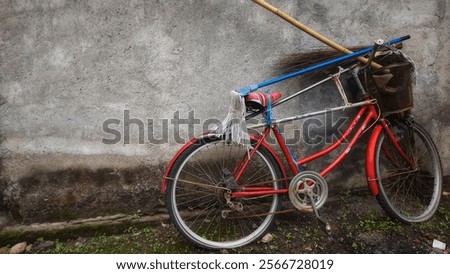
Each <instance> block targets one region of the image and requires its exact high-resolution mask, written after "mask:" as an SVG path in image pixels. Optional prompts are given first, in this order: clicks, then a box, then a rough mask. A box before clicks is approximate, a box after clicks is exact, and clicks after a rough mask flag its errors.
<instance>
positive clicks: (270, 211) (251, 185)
mask: <svg viewBox="0 0 450 274" xmlns="http://www.w3.org/2000/svg"><path fill="white" fill-rule="evenodd" d="M403 38H405V37H403ZM405 39H406V38H405ZM403 40H404V39H403ZM395 41H397V40H395ZM391 44H392V43H385V44H383V45H382V47H383V48H384V49H383V51H384V53H383V54H380V56H379V55H377V56H376V57H375V53H376V52H377V49H378V48H379V46H380V45H381V44H379V45H378V46H375V47H373V48H372V47H370V49H369V50H366V52H365V53H366V54H367V53H369V54H370V56H369V62H368V64H370V62H372V61H373V60H374V61H376V62H377V63H379V64H382V65H383V67H382V68H381V69H379V70H377V71H374V70H372V69H371V68H370V66H368V65H365V66H361V65H360V64H352V65H350V66H348V67H347V68H345V69H343V68H340V69H339V72H337V73H336V74H333V75H331V76H329V77H327V78H325V79H324V80H322V81H320V82H318V83H317V84H315V85H312V86H310V87H307V88H305V89H303V90H301V91H299V92H297V93H295V94H293V95H291V96H289V97H287V98H285V99H281V94H280V93H278V92H271V93H270V94H269V93H251V91H253V90H254V89H256V88H259V87H258V86H254V85H253V86H251V88H250V89H246V90H245V91H246V92H245V93H247V94H246V95H245V103H246V106H247V110H248V111H249V115H248V116H247V118H250V117H254V116H255V115H258V114H262V115H263V116H264V117H265V122H264V123H261V124H258V125H254V126H252V127H250V128H253V129H256V128H258V127H260V128H263V130H262V131H261V133H260V134H250V140H251V142H250V143H249V144H246V145H242V144H236V143H234V142H231V141H230V138H226V137H227V136H224V135H223V134H217V133H214V132H209V133H206V134H204V135H202V136H200V137H198V138H194V139H192V140H190V141H189V142H188V143H187V144H185V145H184V146H183V147H182V148H181V149H180V150H179V151H178V153H177V154H176V155H175V156H174V158H173V159H172V161H171V162H170V164H169V166H168V167H167V169H166V172H165V175H164V178H163V182H162V185H161V191H162V192H163V193H166V203H167V208H168V212H169V214H170V218H171V221H172V222H173V224H174V225H175V227H176V228H177V229H178V230H179V232H180V233H181V234H182V235H183V236H184V237H185V238H186V239H188V240H189V241H191V242H193V243H194V244H196V245H198V246H200V247H203V248H207V249H226V248H236V247H240V246H243V245H246V244H249V243H251V242H253V241H256V240H258V239H260V238H261V237H262V236H264V235H265V234H266V233H267V232H268V231H269V230H270V229H271V226H272V224H273V223H274V220H275V217H276V215H277V214H279V213H284V212H285V210H282V208H281V201H282V197H281V195H287V196H288V197H289V200H290V202H291V203H292V205H293V207H294V208H295V209H297V210H299V211H301V212H314V213H315V214H316V216H317V217H318V218H319V220H321V221H322V222H324V223H325V224H326V227H327V229H329V225H328V223H327V222H326V220H325V219H323V218H322V217H321V216H320V215H319V213H318V210H319V209H320V208H321V207H322V206H323V205H324V204H325V202H326V200H327V197H328V185H327V182H326V180H325V177H326V176H327V174H329V173H330V172H331V171H332V170H333V169H335V168H336V167H337V166H339V164H340V163H342V161H343V159H344V158H345V157H346V155H348V153H349V151H350V150H351V149H352V148H353V147H354V145H355V143H356V142H357V141H358V140H359V139H360V138H361V136H363V134H364V133H365V132H367V131H370V137H369V139H368V142H367V148H366V156H365V170H366V176H367V183H368V186H369V190H370V193H371V194H372V195H373V196H374V197H376V199H377V200H378V202H379V204H380V205H381V207H382V208H383V209H384V210H385V211H386V213H387V214H388V215H389V216H390V217H392V218H395V219H397V220H399V221H401V222H404V223H415V222H423V221H426V220H428V219H429V218H430V217H431V216H432V215H433V214H434V212H435V211H436V209H437V207H438V205H439V201H440V197H441V192H442V168H441V163H440V159H439V154H438V151H437V149H436V146H435V145H434V143H433V141H432V139H431V138H430V136H429V134H428V133H427V132H426V131H425V130H424V129H423V128H422V127H421V126H419V125H418V124H417V123H416V122H414V119H413V116H412V115H411V114H410V111H409V109H410V108H411V106H412V95H411V78H412V75H411V74H412V73H413V66H412V64H411V62H409V59H407V58H406V57H405V55H404V54H403V53H401V52H400V51H398V50H396V49H394V48H392V47H390V46H389V45H391ZM365 53H358V54H365ZM344 58H347V57H344ZM348 58H350V57H348ZM339 62H341V60H339V61H337V62H334V61H333V62H331V63H332V64H336V63H339ZM328 63H330V62H328ZM328 65H329V64H326V66H328ZM343 75H349V76H350V77H348V78H349V79H351V80H352V81H353V83H354V84H355V85H354V86H355V87H356V88H355V92H356V93H357V94H358V96H359V98H361V100H360V101H358V102H356V103H350V102H349V100H347V96H346V94H345V92H344V91H343V88H342V85H341V81H340V79H341V77H343ZM290 76H291V75H290ZM294 76H295V75H294ZM292 77H293V76H292ZM285 78H286V77H285ZM285 78H284V79H285ZM327 81H334V83H335V84H336V86H337V88H338V90H339V92H340V94H341V96H342V98H343V101H344V104H343V105H342V106H339V107H335V108H332V109H326V110H321V111H317V112H312V113H306V114H302V115H298V116H294V117H289V118H284V119H279V120H274V119H272V112H271V109H272V107H276V106H278V105H280V104H282V103H284V102H286V101H288V100H291V99H292V98H294V97H297V96H299V95H301V94H303V93H304V92H306V91H309V90H311V89H313V88H314V87H316V86H317V85H319V84H322V83H324V82H327ZM273 82H274V81H271V82H264V85H265V84H272V83H273ZM380 83H381V84H380ZM394 91H395V92H394ZM397 97H398V98H397ZM349 108H353V109H357V111H356V114H355V115H354V117H353V119H352V120H351V122H350V123H349V124H348V127H347V129H346V130H345V132H344V133H343V134H342V136H340V138H339V139H338V140H337V141H336V142H334V143H332V144H331V145H328V146H327V147H325V148H324V149H322V150H320V151H319V152H317V153H314V154H312V155H310V156H307V157H304V158H302V159H299V160H297V159H296V158H295V156H294V154H293V153H292V150H291V149H290V148H289V147H288V146H287V145H286V142H285V139H284V137H283V135H282V133H281V132H280V129H279V127H278V125H279V124H282V123H284V122H288V121H293V120H297V119H304V118H307V117H311V116H314V115H319V114H324V113H326V112H329V111H341V110H345V109H349ZM270 133H272V134H273V136H275V139H276V141H277V143H278V145H279V147H280V149H281V152H282V155H283V156H284V158H285V162H286V163H287V168H285V167H284V165H283V162H282V161H281V157H280V156H279V155H278V154H277V153H276V151H275V150H274V149H273V148H272V147H271V146H270V145H269V144H268V143H267V141H266V138H267V137H268V136H269V134H270ZM341 146H345V148H344V149H343V150H342V152H341V153H340V154H339V156H338V157H337V158H336V159H335V160H334V161H332V162H331V163H330V164H328V165H327V166H326V167H325V168H323V169H322V170H320V171H318V172H317V171H313V170H304V169H303V166H305V165H306V164H307V163H309V162H311V161H314V160H316V159H319V158H321V157H322V156H324V155H327V154H329V153H330V152H331V151H333V150H335V149H337V148H338V147H341Z"/></svg>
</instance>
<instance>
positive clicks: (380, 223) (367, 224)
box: [359, 210, 403, 233]
mask: <svg viewBox="0 0 450 274" xmlns="http://www.w3.org/2000/svg"><path fill="white" fill-rule="evenodd" d="M359 227H360V228H361V229H362V230H364V231H379V232H383V233H390V232H396V233H401V232H402V231H403V227H402V225H401V224H400V223H399V222H396V221H393V220H391V219H387V218H384V217H379V216H377V214H376V212H375V211H374V210H370V211H369V214H368V215H367V216H366V217H365V218H363V219H361V220H359Z"/></svg>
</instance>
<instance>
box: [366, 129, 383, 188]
mask: <svg viewBox="0 0 450 274" xmlns="http://www.w3.org/2000/svg"><path fill="white" fill-rule="evenodd" d="M382 130H383V126H382V125H380V124H378V125H376V126H375V127H374V128H373V130H372V134H371V135H370V138H369V141H368V142H367V147H366V176H367V185H368V186H369V191H370V194H371V195H372V196H377V195H378V186H377V178H376V172H375V153H376V151H375V150H376V145H377V140H378V138H379V136H380V134H381V131H382Z"/></svg>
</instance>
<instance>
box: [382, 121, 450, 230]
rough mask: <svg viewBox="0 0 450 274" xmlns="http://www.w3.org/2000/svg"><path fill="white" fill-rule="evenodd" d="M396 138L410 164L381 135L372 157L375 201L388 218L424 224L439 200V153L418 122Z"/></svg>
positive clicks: (440, 176) (440, 178)
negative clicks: (373, 157)
mask: <svg viewBox="0 0 450 274" xmlns="http://www.w3.org/2000/svg"><path fill="white" fill-rule="evenodd" d="M396 138H397V139H398V143H399V145H400V146H401V148H402V149H403V151H404V152H405V153H406V155H407V156H408V158H409V159H410V163H408V162H407V161H406V160H405V159H404V157H402V156H401V155H400V153H399V151H398V150H397V149H396V148H395V147H394V144H393V142H392V140H391V139H390V138H389V137H388V136H387V134H385V133H382V134H380V136H379V138H378V140H377V146H376V154H375V157H376V158H375V170H376V175H377V185H378V188H379V193H378V195H377V196H376V198H377V200H378V202H379V204H380V205H381V207H382V208H383V209H384V210H385V211H386V213H387V214H388V215H389V216H390V217H392V218H395V219H398V220H399V221H401V222H404V223H417V222H424V221H426V220H428V219H430V218H431V217H432V216H433V214H434V213H435V211H436V209H437V208H438V206H439V201H440V197H441V192H442V167H441V162H440V159H439V154H438V151H437V149H436V146H435V145H434V143H433V141H432V139H431V137H430V136H429V135H428V133H427V132H426V131H425V129H423V128H422V127H420V126H419V125H417V123H413V124H411V125H409V126H408V129H407V130H406V131H404V132H402V133H400V134H398V136H396ZM411 162H412V164H411Z"/></svg>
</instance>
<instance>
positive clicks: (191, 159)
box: [171, 141, 279, 249]
mask: <svg viewBox="0 0 450 274" xmlns="http://www.w3.org/2000/svg"><path fill="white" fill-rule="evenodd" d="M247 153H248V151H247V149H246V148H245V147H243V146H239V145H235V144H227V143H226V142H225V141H217V142H210V143H207V144H205V145H203V146H201V147H199V148H198V149H196V150H195V151H193V152H192V153H191V154H190V155H189V156H188V157H187V158H186V159H185V160H184V161H183V162H182V163H181V165H180V168H179V169H178V171H177V173H176V174H175V176H174V179H175V180H174V182H173V183H174V186H173V187H174V191H172V193H171V195H172V199H171V200H172V201H173V203H174V204H173V213H174V218H175V221H176V222H177V223H178V228H179V229H180V230H181V231H182V233H183V234H184V235H185V236H186V237H188V238H189V239H190V240H192V241H193V242H195V243H197V244H199V245H201V246H203V247H207V248H214V249H221V248H235V247H239V246H243V245H246V244H248V243H250V242H252V241H254V240H256V239H257V238H259V237H261V236H262V234H263V233H264V232H265V231H266V230H267V229H268V228H269V227H270V225H271V223H272V220H273V218H274V216H273V214H269V213H272V212H274V211H276V210H277V208H278V204H279V197H278V195H268V196H265V197H253V198H248V199H239V200H235V201H233V202H235V203H236V204H240V205H242V207H243V208H242V211H240V212H239V211H236V210H232V209H230V208H229V206H228V205H227V204H226V198H225V197H226V194H227V192H226V191H225V188H226V187H225V185H223V183H224V182H223V170H224V168H226V169H228V170H230V171H232V170H233V169H234V167H235V166H236V164H237V163H238V161H239V160H240V159H242V157H243V156H246V155H247ZM276 179H277V174H276V171H275V170H274V168H273V167H272V165H271V164H270V162H269V160H268V159H267V158H266V157H265V156H264V155H263V154H262V153H261V152H260V151H259V150H258V151H257V152H256V153H255V154H254V156H253V157H252V158H251V161H250V164H249V166H248V167H247V168H246V170H245V172H244V173H243V174H242V176H241V179H240V180H239V182H238V183H239V185H240V186H243V185H249V184H251V185H252V186H256V185H258V186H262V185H265V186H267V185H271V186H274V187H276V186H277V185H278V184H277V183H276ZM195 182H196V183H199V184H193V183H195ZM224 215H225V216H226V217H225V218H224Z"/></svg>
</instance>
